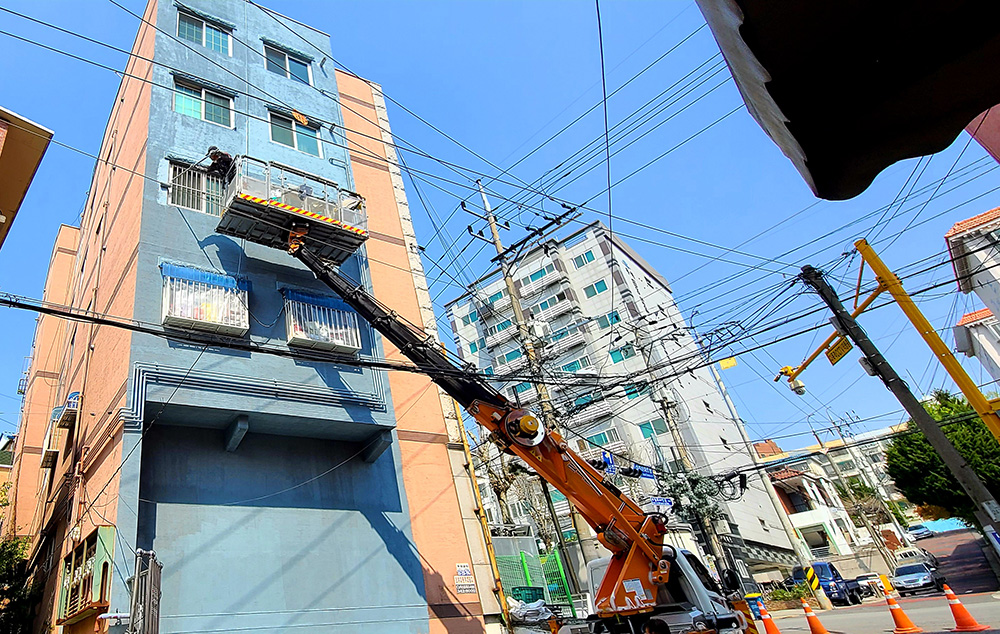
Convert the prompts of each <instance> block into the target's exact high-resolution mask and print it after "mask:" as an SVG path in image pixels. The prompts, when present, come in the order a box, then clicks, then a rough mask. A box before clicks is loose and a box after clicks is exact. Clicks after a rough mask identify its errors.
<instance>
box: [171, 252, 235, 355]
mask: <svg viewBox="0 0 1000 634" xmlns="http://www.w3.org/2000/svg"><path fill="white" fill-rule="evenodd" d="M160 270H161V272H162V274H163V307H162V310H163V325H164V326H172V327H176V328H193V329H197V330H208V331H211V332H216V333H220V334H224V335H232V336H238V337H242V336H243V335H245V334H246V333H247V331H248V330H250V311H249V310H248V309H247V296H248V294H249V288H250V287H249V284H248V283H247V281H246V280H241V279H237V278H235V277H231V276H229V275H225V274H222V273H214V272H210V271H204V270H201V269H196V268H193V267H187V266H184V265H180V264H170V263H163V264H161V265H160Z"/></svg>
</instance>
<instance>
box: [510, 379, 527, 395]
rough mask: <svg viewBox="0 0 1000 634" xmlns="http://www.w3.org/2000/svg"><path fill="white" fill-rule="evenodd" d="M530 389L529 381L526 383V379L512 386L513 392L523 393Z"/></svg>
mask: <svg viewBox="0 0 1000 634" xmlns="http://www.w3.org/2000/svg"><path fill="white" fill-rule="evenodd" d="M530 389H531V383H528V382H527V381H524V382H522V383H518V384H517V385H515V386H514V393H515V394H524V393H525V392H527V391H528V390H530Z"/></svg>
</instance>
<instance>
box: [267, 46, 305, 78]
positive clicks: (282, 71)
mask: <svg viewBox="0 0 1000 634" xmlns="http://www.w3.org/2000/svg"><path fill="white" fill-rule="evenodd" d="M264 57H266V58H267V70H269V71H271V72H272V73H276V74H278V75H284V76H285V77H288V78H289V79H294V80H295V81H300V82H302V83H303V84H309V85H310V86H311V85H312V71H311V69H310V68H309V61H308V60H305V59H300V58H298V57H296V56H294V55H289V54H288V53H286V52H285V51H282V50H279V49H276V48H274V47H273V46H265V47H264Z"/></svg>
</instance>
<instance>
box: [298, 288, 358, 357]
mask: <svg viewBox="0 0 1000 634" xmlns="http://www.w3.org/2000/svg"><path fill="white" fill-rule="evenodd" d="M285 314H286V315H287V322H286V326H287V333H288V343H289V344H292V345H300V346H308V347H316V348H329V349H332V350H337V351H340V352H350V353H353V352H358V351H360V350H361V331H360V329H359V328H358V316H357V314H355V313H353V312H349V311H346V310H337V309H336V308H330V307H328V306H318V305H316V304H309V303H306V302H300V301H294V300H286V302H285Z"/></svg>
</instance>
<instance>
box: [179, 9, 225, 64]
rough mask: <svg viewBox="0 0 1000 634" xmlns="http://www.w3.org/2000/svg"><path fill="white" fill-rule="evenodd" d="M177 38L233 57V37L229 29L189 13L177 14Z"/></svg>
mask: <svg viewBox="0 0 1000 634" xmlns="http://www.w3.org/2000/svg"><path fill="white" fill-rule="evenodd" d="M177 37H178V38H180V39H182V40H187V41H188V42H193V43H194V44H198V45H200V46H204V47H205V48H209V49H212V50H213V51H217V52H219V53H223V54H224V55H232V50H233V47H232V35H231V34H230V33H229V30H228V29H225V28H222V27H220V26H217V25H215V24H212V23H211V22H206V21H205V20H202V19H201V18H196V17H194V16H193V15H188V14H187V13H183V12H178V13H177Z"/></svg>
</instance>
